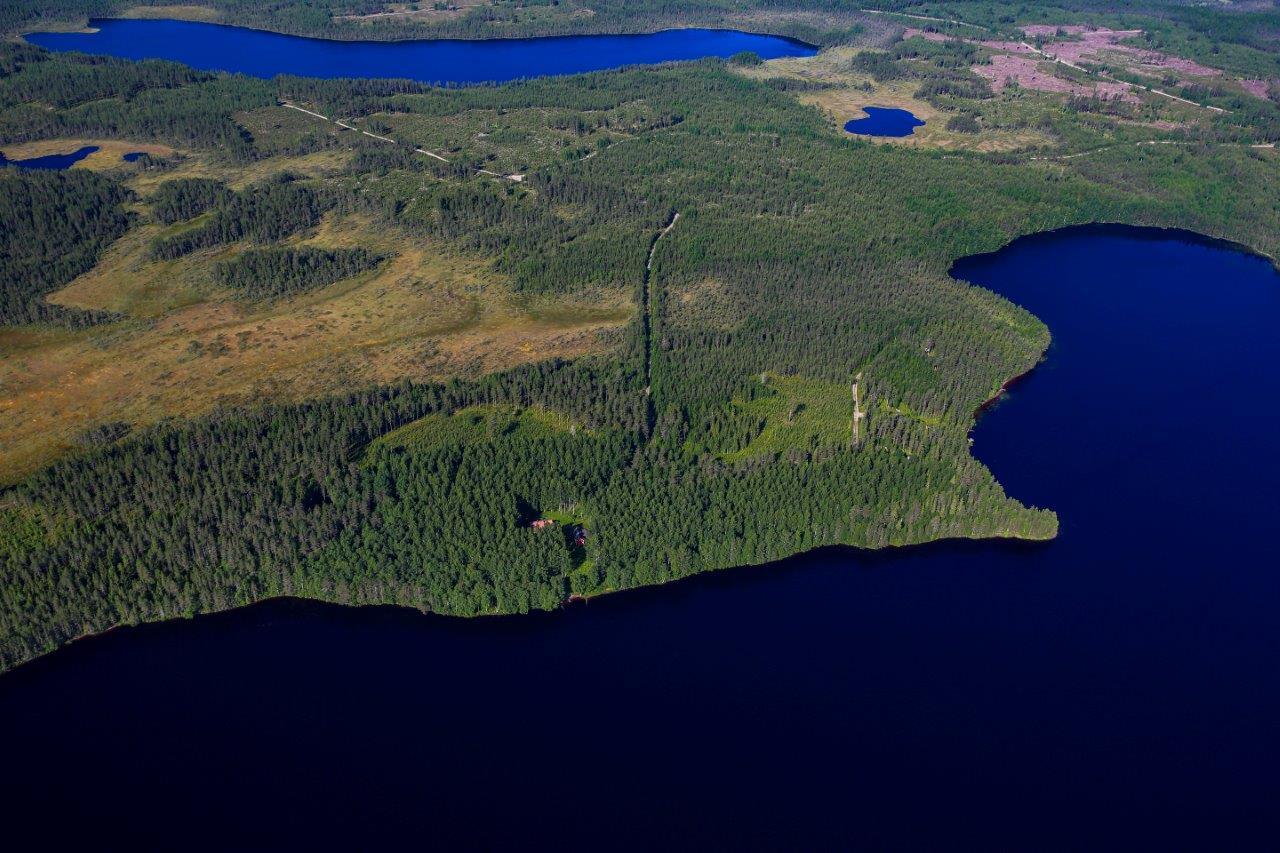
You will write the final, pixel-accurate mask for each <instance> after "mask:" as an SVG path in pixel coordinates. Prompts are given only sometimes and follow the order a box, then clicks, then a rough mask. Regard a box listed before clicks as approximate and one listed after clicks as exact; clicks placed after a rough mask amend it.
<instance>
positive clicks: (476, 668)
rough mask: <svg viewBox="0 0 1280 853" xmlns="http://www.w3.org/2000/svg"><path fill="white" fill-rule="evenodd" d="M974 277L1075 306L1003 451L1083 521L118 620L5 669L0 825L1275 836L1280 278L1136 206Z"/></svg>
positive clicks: (235, 833)
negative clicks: (482, 600)
mask: <svg viewBox="0 0 1280 853" xmlns="http://www.w3.org/2000/svg"><path fill="white" fill-rule="evenodd" d="M956 272H957V274H959V275H962V276H964V277H966V278H968V279H970V280H973V281H976V282H980V283H982V284H984V285H986V286H988V287H991V288H994V289H996V290H998V291H999V292H1001V293H1003V294H1005V295H1007V296H1009V297H1010V298H1012V299H1014V300H1016V301H1017V302H1019V303H1021V304H1023V305H1026V306H1027V307H1028V308H1030V309H1031V310H1032V311H1034V312H1036V313H1037V314H1038V315H1039V316H1041V317H1042V318H1044V319H1045V320H1046V321H1047V322H1048V324H1049V325H1050V327H1051V328H1052V329H1053V331H1054V334H1055V341H1054V345H1053V347H1052V349H1051V351H1050V353H1049V356H1048V360H1047V361H1046V362H1045V364H1043V365H1042V366H1041V367H1040V368H1038V369H1037V370H1036V371H1035V372H1034V373H1032V374H1031V376H1030V377H1028V378H1027V379H1026V380H1025V381H1023V382H1020V383H1018V384H1016V385H1015V386H1014V388H1013V390H1012V392H1011V393H1010V395H1009V397H1008V399H1007V400H1006V401H1005V402H1004V403H1002V404H1000V405H997V406H996V407H995V408H994V409H993V410H992V411H991V412H990V413H989V414H988V415H986V416H984V418H983V419H982V421H981V422H980V424H979V426H978V428H977V430H976V431H975V441H976V444H975V451H976V452H977V454H978V455H979V456H980V457H981V458H982V459H983V460H985V461H986V462H987V463H988V464H990V465H991V467H992V468H993V469H994V471H995V473H996V475H997V476H998V477H999V478H1000V479H1001V480H1002V481H1003V482H1004V483H1006V484H1007V485H1008V487H1009V489H1010V491H1011V492H1012V493H1013V494H1014V495H1016V496H1018V497H1020V498H1022V499H1024V500H1026V501H1028V502H1031V503H1035V504H1039V505H1042V506H1050V507H1053V508H1055V509H1057V510H1058V511H1059V513H1060V514H1061V518H1062V533H1061V537H1060V538H1059V539H1058V540H1056V541H1054V542H1051V543H1046V544H1040V545H1031V544H1019V543H999V542H975V543H967V542H962V543H942V544H937V545H933V546H929V547H923V548H916V549H910V550H903V551H891V552H876V553H862V552H856V551H851V550H847V549H830V550H826V551H822V552H818V553H814V554H811V555H808V556H805V557H801V558H797V559H793V560H789V561H786V562H784V563H781V564H777V565H772V566H766V567H762V568H756V569H740V570H733V571H729V572H723V573H719V574H717V575H715V576H704V577H700V578H695V579H692V580H690V581H687V582H682V583H678V584H674V585H670V586H667V587H662V588H657V589H648V590H640V591H637V592H634V593H627V594H623V595H617V596H612V597H607V598H604V599H600V600H596V601H593V602H591V603H590V604H588V605H585V606H578V607H574V608H571V609H569V610H567V611H564V612H560V613H554V614H542V615H534V616H530V617H516V618H503V619H486V620H472V621H465V620H450V619H445V618H429V617H424V616H420V615H418V614H416V613H412V612H406V611H400V610H389V609H373V610H351V609H344V608H339V607H330V606H325V605H318V604H310V603H305V602H297V601H280V602H273V603H268V604H264V605H260V606H257V607H253V608H249V609H247V610H243V611H239V612H234V613H228V614H221V615H216V616H211V617H206V618H200V619H196V620H194V621H190V622H180V623H173V624H165V625H156V626H146V627H141V628H135V629H126V630H121V631H117V632H114V633H112V634H109V635H107V636H105V637H102V638H97V639H93V640H89V641H85V642H81V643H77V644H75V645H73V646H71V647H69V648H67V649H64V650H62V651H60V652H57V653H56V654H53V655H50V656H48V657H46V658H44V659H41V660H38V661H36V662H34V663H33V664H30V665H28V666H25V667H22V668H20V669H18V670H16V671H15V672H12V673H10V674H8V675H6V676H4V677H2V678H0V731H4V732H5V733H6V738H5V754H4V764H5V772H4V773H3V774H0V802H3V803H4V804H5V809H6V813H7V815H8V817H7V820H6V832H8V833H9V834H10V835H11V836H12V837H22V836H23V834H24V833H26V832H37V831H38V832H39V833H40V837H41V839H42V840H43V841H44V842H45V843H46V844H51V845H52V847H51V848H50V849H54V848H56V847H57V846H58V842H59V841H62V840H65V839H66V838H67V837H68V836H78V837H79V838H81V839H84V838H90V839H97V840H99V841H100V840H101V839H103V838H107V837H108V834H109V837H110V838H112V839H125V838H127V839H130V840H131V841H134V840H137V841H139V842H141V843H146V842H147V841H149V840H154V841H155V844H156V846H165V843H168V844H169V845H170V846H171V844H172V841H173V839H176V838H180V839H182V844H183V846H187V845H194V846H204V845H208V846H223V847H227V848H240V849H243V848H245V847H254V848H259V849H261V848H270V847H273V846H277V845H280V844H285V843H288V844H291V845H293V846H304V847H305V846H321V847H330V846H335V845H337V846H342V845H346V846H348V847H352V848H358V849H370V848H373V847H378V846H389V845H392V844H400V845H402V846H405V845H406V844H412V845H414V846H417V845H420V844H422V843H424V839H428V838H429V839H430V843H431V844H432V845H434V846H438V847H440V848H441V849H455V848H476V847H487V848H490V849H493V848H502V847H507V848H512V847H522V848H523V847H530V846H550V845H552V844H554V845H556V846H558V847H568V848H591V849H600V848H602V847H606V848H616V847H624V848H627V847H630V848H641V847H645V848H647V849H655V848H667V847H680V848H690V847H698V846H702V847H704V848H712V849H756V848H760V847H773V848H779V847H781V848H787V849H847V848H850V847H857V846H862V847H872V848H874V849H900V848H902V847H911V846H914V847H926V848H930V849H955V848H957V847H961V848H963V847H969V848H975V847H976V848H980V849H1023V850H1045V849H1061V848H1072V849H1090V850H1093V849H1108V848H1109V849H1126V850H1132V849H1241V848H1253V849H1261V848H1264V847H1267V846H1270V845H1271V844H1272V843H1273V842H1274V839H1275V838H1276V837H1277V835H1276V832H1277V831H1278V830H1280V826H1278V825H1277V822H1278V812H1277V809H1276V803H1277V802H1280V774H1277V772H1276V767H1277V759H1278V758H1280V726H1278V725H1277V720H1278V719H1280V677H1277V673H1280V628H1278V627H1277V625H1278V624H1280V617H1278V614H1280V570H1278V569H1277V566H1276V560H1275V555H1274V539H1275V536H1274V529H1275V519H1276V518H1277V517H1278V516H1280V497H1278V495H1280V491H1278V490H1277V488H1276V482H1277V480H1278V479H1280V462H1278V461H1277V451H1276V441H1275V423H1276V415H1277V403H1276V401H1277V400H1280V378H1278V376H1280V374H1278V373H1277V371H1276V365H1277V364H1280V335H1276V333H1275V328H1276V325H1277V322H1278V321H1280V275H1277V273H1276V272H1275V271H1274V270H1273V269H1272V268H1271V266H1270V265H1269V264H1267V263H1266V262H1265V261H1262V260H1260V259H1258V258H1256V257H1250V256H1246V255H1243V254H1239V253H1236V252H1233V251H1228V250H1224V249H1222V248H1219V247H1213V246H1207V245H1203V244H1200V243H1197V242H1193V241H1189V240H1187V239H1185V238H1183V237H1180V236H1177V235H1170V234H1165V233H1155V232H1146V231H1134V230H1114V229H1084V230H1076V231H1067V232H1060V233H1056V234H1053V235H1049V236H1044V237H1039V238H1033V239H1029V240H1024V241H1019V242H1017V243H1015V244H1013V245H1012V246H1011V247H1009V248H1007V249H1005V250H1004V251H1002V252H1000V253H999V254H997V255H994V256H987V257H980V258H975V259H971V260H969V261H965V262H963V263H961V264H959V265H957V268H956Z"/></svg>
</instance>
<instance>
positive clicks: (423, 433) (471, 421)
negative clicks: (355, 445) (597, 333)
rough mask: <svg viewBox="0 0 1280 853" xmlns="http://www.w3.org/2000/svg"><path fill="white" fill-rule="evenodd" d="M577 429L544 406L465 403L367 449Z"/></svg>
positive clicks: (548, 435) (431, 446) (425, 447)
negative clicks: (476, 404) (521, 406)
mask: <svg viewBox="0 0 1280 853" xmlns="http://www.w3.org/2000/svg"><path fill="white" fill-rule="evenodd" d="M576 429H577V427H576V425H575V424H574V423H573V421H571V420H569V419H568V418H567V417H565V416H564V415H562V414H560V413H559V412H553V411H550V410H547V409H541V408H528V409H520V408H514V407H511V406H468V407H467V408H465V409H460V410H459V411H457V412H454V413H453V414H452V415H428V416H427V417H425V418H421V419H419V420H416V421H414V422H413V423H411V424H406V425H405V426H402V427H400V428H399V429H397V430H394V431H392V432H389V433H387V434H386V435H384V436H382V437H381V438H378V439H377V440H376V441H374V442H373V444H371V445H370V450H372V449H374V448H378V447H386V448H402V449H405V450H414V451H419V452H423V451H429V450H437V449H439V448H441V447H450V446H453V447H457V446H466V445H471V444H484V443H486V442H490V441H501V440H503V439H515V438H520V439H528V440H536V439H540V438H551V437H552V436H555V435H560V434H563V433H568V432H571V431H574V430H576ZM561 515H562V516H564V518H566V519H567V518H569V517H570V516H569V515H565V514H564V513H561ZM548 517H553V518H554V517H556V516H554V515H549V516H548ZM557 520H558V521H559V520H562V519H560V518H557Z"/></svg>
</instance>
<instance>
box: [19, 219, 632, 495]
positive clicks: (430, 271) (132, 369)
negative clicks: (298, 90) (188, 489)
mask: <svg viewBox="0 0 1280 853" xmlns="http://www.w3.org/2000/svg"><path fill="white" fill-rule="evenodd" d="M161 229H162V226H159V225H156V224H142V225H139V226H136V227H135V228H134V229H133V230H131V232H130V233H129V234H127V235H126V236H125V237H123V238H122V239H121V240H120V241H118V242H117V243H116V245H114V246H113V247H112V248H111V249H110V250H109V251H108V252H107V254H106V256H105V257H104V258H103V260H102V262H101V263H100V264H99V265H98V266H97V267H96V268H95V269H93V270H91V271H90V272H88V273H86V274H85V275H83V276H80V277H79V278H77V279H76V280H74V281H73V282H71V283H70V284H69V285H68V286H67V287H65V288H63V289H62V290H60V291H58V292H57V293H55V294H53V295H52V296H51V300H52V301H54V302H58V303H61V304H66V305H76V306H79V307H84V308H103V309H108V310H112V311H119V312H122V313H125V314H127V315H129V319H128V320H126V321H124V322H122V323H117V324H113V325H111V326H105V327H97V328H93V329H88V330H83V331H77V332H68V331H63V330H42V329H30V328H27V329H4V330H0V389H2V390H0V482H10V481H13V480H14V479H16V478H18V477H20V476H22V475H23V474H25V473H27V472H29V471H32V470H34V469H35V468H38V467H40V466H41V465H43V464H46V463H47V462H48V461H49V460H50V459H52V458H54V457H55V456H57V455H59V454H61V453H63V452H65V451H66V450H68V449H70V448H73V447H75V446H76V442H77V440H78V437H79V436H80V435H81V434H82V433H83V432H84V430H86V429H88V428H91V427H93V426H95V425H98V424H102V423H107V422H112V421H127V422H129V423H133V424H139V425H145V424H150V423H154V422H156V421H157V420H159V419H161V418H165V417H191V416H195V415H200V414H203V413H205V412H208V411H209V410H211V409H212V408H214V407H216V406H218V405H220V404H244V403H252V402H255V401H261V400H266V399H272V400H284V401H297V400H303V399H306V398H309V397H316V396H322V395H325V394H331V393H337V392H341V391H344V390H349V389H351V388H354V387H363V386H366V385H371V384H386V383H391V382H395V381H397V380H400V379H404V378H408V379H412V380H416V381H430V380H440V379H447V378H450V377H454V376H481V375H484V374H486V373H491V372H494V371H498V370H503V369H508V368H510V367H514V366H516V365H518V364H522V363H526V362H530V361H539V360H542V359H547V358H555V357H560V358H572V357H576V356H579V355H584V354H588V353H595V352H600V351H602V350H604V349H605V348H606V347H608V346H609V345H610V340H611V339H610V336H609V334H608V333H609V332H610V330H612V329H615V328H617V327H619V326H621V325H623V324H624V323H625V322H626V321H627V319H629V318H630V316H631V314H632V311H633V309H632V307H631V305H630V300H629V296H628V294H625V293H614V294H594V295H592V296H591V297H584V298H582V299H580V300H572V301H570V300H564V301H562V302H556V301H552V300H540V301H531V300H528V299H523V298H518V297H516V296H515V295H513V294H512V293H511V291H510V289H509V288H508V287H507V285H506V282H505V280H504V279H503V278H502V277H500V276H498V275H496V274H494V273H492V272H491V271H490V270H489V268H488V264H487V263H486V262H485V261H483V260H480V259H476V258H471V257H465V256H460V255H458V254H456V253H454V252H451V251H449V250H448V249H447V248H445V247H443V246H440V245H435V244H432V243H429V242H427V241H425V240H423V238H421V237H419V236H415V235H410V234H408V233H406V232H403V231H400V230H398V229H395V228H389V227H387V226H386V225H385V224H383V223H378V222H374V221H372V220H369V219H365V218H359V217H346V218H338V217H330V218H328V219H326V220H325V221H324V222H323V223H322V225H321V226H320V227H319V228H318V229H315V230H314V231H313V232H312V233H308V234H303V235H299V236H298V237H296V238H295V239H294V240H292V241H291V243H293V244H295V245H311V246H317V247H322V248H347V247H353V246H362V247H364V248H367V249H370V250H371V251H375V252H379V253H385V254H388V255H391V256H392V257H391V258H390V260H389V261H387V262H386V263H384V264H382V265H381V266H379V267H378V269H376V270H373V271H371V272H369V273H365V274H362V275H359V276H355V277H353V278H350V279H347V280H344V281H340V282H337V283H335V284H332V285H330V286H328V287H325V288H322V289H320V290H317V291H313V292H309V293H305V294H302V295H300V296H297V297H294V298H290V299H281V300H277V301H274V302H270V303H246V302H243V301H240V300H237V299H236V298H235V295H234V294H231V293H229V292H227V291H225V290H222V289H221V288H220V287H219V286H218V284H217V282H216V280H215V278H214V275H213V265H214V264H215V263H216V262H217V261H218V260H219V259H220V258H223V257H230V256H231V255H234V254H235V253H236V252H239V251H242V250H243V249H244V248H245V247H244V246H242V245H232V246H227V247H220V248H218V249H215V250H210V251H205V252H198V253H195V254H193V255H191V256H188V257H185V258H181V259H179V260H176V261H171V262H154V261H149V260H147V258H146V248H147V246H148V245H149V243H150V241H151V239H152V238H154V236H156V234H158V233H160V231H161Z"/></svg>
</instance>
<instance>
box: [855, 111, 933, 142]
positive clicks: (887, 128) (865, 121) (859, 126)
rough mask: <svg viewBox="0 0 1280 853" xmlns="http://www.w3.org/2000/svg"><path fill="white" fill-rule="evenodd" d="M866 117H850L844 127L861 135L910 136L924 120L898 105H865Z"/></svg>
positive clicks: (922, 125)
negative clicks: (899, 107)
mask: <svg viewBox="0 0 1280 853" xmlns="http://www.w3.org/2000/svg"><path fill="white" fill-rule="evenodd" d="M862 111H863V112H864V113H866V114H867V115H866V117H865V118H855V119H850V120H849V121H847V122H845V124H844V129H845V130H847V131H848V132H849V133H856V134H859V135H861V136H910V135H911V134H913V133H915V132H916V128H917V127H924V122H923V121H921V120H920V119H918V118H916V117H915V115H913V114H912V113H911V112H910V111H908V110H900V109H898V108H897V107H863V108H862Z"/></svg>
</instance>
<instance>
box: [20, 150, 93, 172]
mask: <svg viewBox="0 0 1280 853" xmlns="http://www.w3.org/2000/svg"><path fill="white" fill-rule="evenodd" d="M97 150H98V146H96V145H86V146H84V147H83V148H80V149H78V150H76V151H72V152H71V153H70V154H46V155H45V156H43V157H29V158H28V159H26V160H9V159H7V158H6V157H5V156H4V154H3V153H0V166H21V167H22V168H24V169H70V168H71V167H72V166H74V165H75V164H76V163H79V162H80V161H81V160H83V159H84V158H86V157H88V156H89V155H90V154H92V153H93V152H95V151H97Z"/></svg>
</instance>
